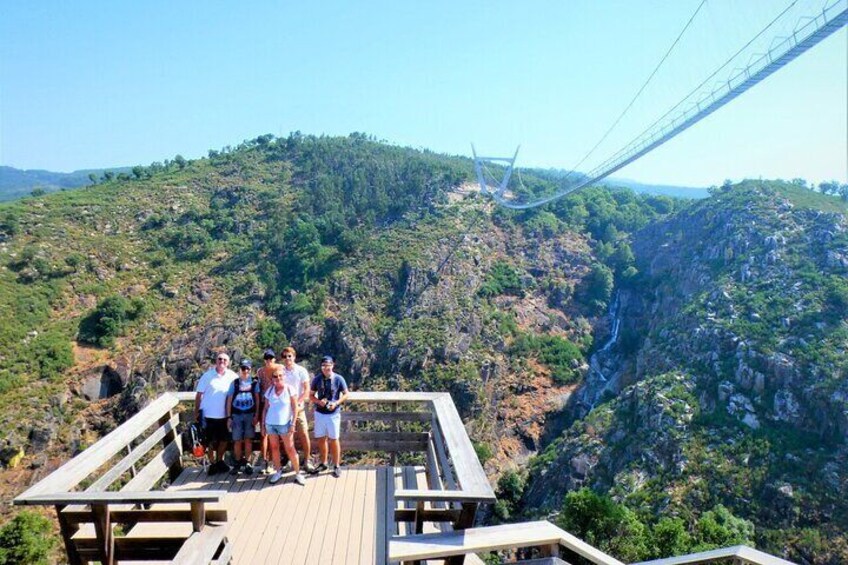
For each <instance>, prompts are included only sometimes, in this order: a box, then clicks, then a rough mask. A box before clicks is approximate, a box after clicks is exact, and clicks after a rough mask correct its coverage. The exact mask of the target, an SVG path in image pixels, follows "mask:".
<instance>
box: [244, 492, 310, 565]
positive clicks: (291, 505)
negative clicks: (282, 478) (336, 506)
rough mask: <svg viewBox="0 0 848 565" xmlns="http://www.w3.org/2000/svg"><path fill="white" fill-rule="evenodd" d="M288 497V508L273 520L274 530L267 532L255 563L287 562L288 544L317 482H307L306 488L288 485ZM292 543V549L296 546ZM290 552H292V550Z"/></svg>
mask: <svg viewBox="0 0 848 565" xmlns="http://www.w3.org/2000/svg"><path fill="white" fill-rule="evenodd" d="M286 488H288V489H289V490H288V493H287V494H288V496H287V497H286V498H285V503H286V508H283V511H282V515H281V516H278V517H275V518H273V519H272V521H273V524H274V528H273V529H271V530H269V531H266V532H265V535H264V536H262V540H261V544H260V547H259V549H258V550H257V552H256V555H255V560H254V562H255V563H277V562H278V561H282V562H285V559H284V558H283V556H284V555H285V551H287V550H286V542H287V540H288V539H289V536H290V534H291V532H292V530H293V529H294V526H295V524H296V523H297V521H298V520H299V519H300V516H301V515H302V514H303V512H305V510H306V505H307V504H309V501H310V500H311V498H312V493H313V492H315V490H316V489H317V488H318V483H317V482H316V481H315V480H307V481H306V486H303V487H302V486H300V485H298V484H297V483H292V484H290V485H289V484H287V485H286ZM294 543H296V542H292V547H293V546H294ZM288 551H291V550H290V549H289V550H288Z"/></svg>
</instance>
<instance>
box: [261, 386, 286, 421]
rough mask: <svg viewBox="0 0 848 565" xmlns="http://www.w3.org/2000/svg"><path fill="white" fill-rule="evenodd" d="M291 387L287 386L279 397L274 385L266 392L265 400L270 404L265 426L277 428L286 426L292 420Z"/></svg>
mask: <svg viewBox="0 0 848 565" xmlns="http://www.w3.org/2000/svg"><path fill="white" fill-rule="evenodd" d="M291 397H292V390H291V387H289V386H288V385H285V386H284V387H283V392H281V393H280V394H279V396H277V391H276V390H275V389H274V385H271V386H270V387H269V388H268V390H267V392H265V400H266V401H267V403H268V412H267V414H265V424H273V425H275V426H285V425H286V424H288V423H290V422H291V420H292V409H291Z"/></svg>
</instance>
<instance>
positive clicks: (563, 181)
mask: <svg viewBox="0 0 848 565" xmlns="http://www.w3.org/2000/svg"><path fill="white" fill-rule="evenodd" d="M525 171H526V172H527V173H530V174H532V175H533V176H535V177H538V178H540V179H544V180H547V181H550V182H552V183H554V184H556V185H558V186H560V187H566V186H573V184H574V183H576V182H582V181H584V180H585V179H586V178H587V177H586V175H584V174H583V173H577V172H574V171H567V170H565V169H533V168H531V169H525ZM598 184H599V185H600V186H608V187H610V188H616V187H617V188H621V187H623V188H629V189H630V190H632V191H633V192H636V193H639V194H655V195H661V196H672V197H675V198H687V199H699V198H707V197H708V196H709V195H710V193H709V191H707V189H706V188H701V187H693V186H675V185H667V184H650V183H641V182H637V181H634V180H630V179H620V178H608V179H605V180H603V181H601V182H600V183H598Z"/></svg>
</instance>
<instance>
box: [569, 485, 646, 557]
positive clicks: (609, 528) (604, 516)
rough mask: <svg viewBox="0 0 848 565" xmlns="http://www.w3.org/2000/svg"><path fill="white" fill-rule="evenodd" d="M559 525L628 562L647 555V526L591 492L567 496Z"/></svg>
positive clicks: (617, 505)
mask: <svg viewBox="0 0 848 565" xmlns="http://www.w3.org/2000/svg"><path fill="white" fill-rule="evenodd" d="M557 523H558V525H559V526H560V527H561V528H563V529H564V530H566V531H567V532H569V533H571V534H573V535H575V536H577V537H579V538H580V539H582V540H584V541H585V542H587V543H589V544H590V545H594V546H595V547H597V548H598V549H600V550H601V551H604V552H607V553H610V554H612V555H614V556H615V557H617V558H619V559H622V560H625V561H635V560H638V559H641V558H642V557H644V556H645V555H647V553H648V550H647V544H646V542H647V540H646V538H647V534H646V528H645V525H644V524H643V523H642V522H640V521H639V519H638V518H637V516H636V513H635V512H633V511H632V510H630V509H629V508H627V507H626V506H624V505H623V504H618V503H617V502H615V501H614V500H613V499H612V498H610V497H609V496H606V495H599V494H596V493H594V492H592V491H591V490H590V489H588V488H582V489H580V490H578V491H573V492H569V493H568V494H567V495H566V496H565V503H564V504H563V508H562V514H560V516H559V519H558V520H557Z"/></svg>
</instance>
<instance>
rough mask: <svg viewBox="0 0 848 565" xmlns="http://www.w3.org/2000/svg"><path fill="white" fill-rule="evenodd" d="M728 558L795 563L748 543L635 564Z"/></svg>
mask: <svg viewBox="0 0 848 565" xmlns="http://www.w3.org/2000/svg"><path fill="white" fill-rule="evenodd" d="M728 559H732V560H733V563H734V565H795V564H794V563H792V562H791V561H787V560H785V559H781V558H780V557H775V556H774V555H769V554H768V553H763V552H762V551H759V550H757V549H754V548H752V547H748V546H747V545H734V546H733V547H725V548H722V549H714V550H711V551H702V552H700V553H690V554H689V555H680V556H678V557H667V558H665V559H654V560H653V561H642V562H641V563H634V565H692V564H695V563H697V564H703V563H716V562H718V561H727V560H728Z"/></svg>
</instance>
